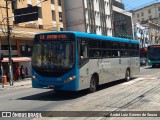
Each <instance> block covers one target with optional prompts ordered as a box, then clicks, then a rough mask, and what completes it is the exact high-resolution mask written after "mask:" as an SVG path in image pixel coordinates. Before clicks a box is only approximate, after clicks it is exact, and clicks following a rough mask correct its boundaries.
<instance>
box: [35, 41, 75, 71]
mask: <svg viewBox="0 0 160 120" xmlns="http://www.w3.org/2000/svg"><path fill="white" fill-rule="evenodd" d="M74 46H75V44H74V42H73V41H41V42H37V43H35V44H34V46H33V54H32V66H33V68H40V69H43V70H57V69H67V68H72V67H73V65H74V64H75V52H74V51H75V50H74V49H75V48H74Z"/></svg>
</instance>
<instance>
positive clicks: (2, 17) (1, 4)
mask: <svg viewBox="0 0 160 120" xmlns="http://www.w3.org/2000/svg"><path fill="white" fill-rule="evenodd" d="M62 5H63V3H62V2H61V0H12V1H11V0H8V1H7V5H6V1H5V0H0V10H1V12H0V50H1V53H3V55H4V60H3V61H2V62H3V64H4V66H5V65H6V66H7V62H8V55H9V52H8V51H9V50H8V48H9V46H8V45H9V44H8V40H7V37H6V35H7V22H6V16H7V14H6V10H7V9H6V6H8V16H9V27H10V33H11V34H10V42H11V56H12V60H13V62H14V63H13V66H14V68H15V67H17V66H20V65H24V67H25V66H30V61H31V59H30V58H28V57H30V56H31V52H32V45H33V37H34V35H35V34H36V33H39V32H44V31H57V30H58V31H59V30H63V29H64V27H63V21H62ZM33 6H37V7H38V20H35V21H29V22H23V23H18V24H15V23H16V22H15V19H14V17H13V16H15V15H14V10H15V9H21V8H26V7H33Z"/></svg>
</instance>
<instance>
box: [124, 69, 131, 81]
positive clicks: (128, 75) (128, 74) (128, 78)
mask: <svg viewBox="0 0 160 120" xmlns="http://www.w3.org/2000/svg"><path fill="white" fill-rule="evenodd" d="M130 79H131V76H130V70H129V69H127V70H126V74H125V81H126V82H127V81H130Z"/></svg>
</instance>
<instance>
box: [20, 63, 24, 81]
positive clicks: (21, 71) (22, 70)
mask: <svg viewBox="0 0 160 120" xmlns="http://www.w3.org/2000/svg"><path fill="white" fill-rule="evenodd" d="M24 74H25V73H24V68H23V65H21V68H20V75H21V79H22V80H23V79H24Z"/></svg>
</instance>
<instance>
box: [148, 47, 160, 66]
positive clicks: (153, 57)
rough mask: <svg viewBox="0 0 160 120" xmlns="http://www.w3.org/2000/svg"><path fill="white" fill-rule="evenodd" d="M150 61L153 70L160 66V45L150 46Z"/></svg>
mask: <svg viewBox="0 0 160 120" xmlns="http://www.w3.org/2000/svg"><path fill="white" fill-rule="evenodd" d="M148 60H149V63H150V64H151V65H152V67H153V68H154V67H156V65H160V45H150V46H148Z"/></svg>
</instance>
